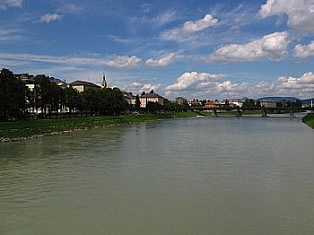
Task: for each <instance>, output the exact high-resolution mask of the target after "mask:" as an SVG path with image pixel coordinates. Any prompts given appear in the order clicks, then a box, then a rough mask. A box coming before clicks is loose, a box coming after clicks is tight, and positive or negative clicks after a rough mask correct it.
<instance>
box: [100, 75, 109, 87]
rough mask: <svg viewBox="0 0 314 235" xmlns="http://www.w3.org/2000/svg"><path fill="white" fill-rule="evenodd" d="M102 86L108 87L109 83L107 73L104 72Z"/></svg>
mask: <svg viewBox="0 0 314 235" xmlns="http://www.w3.org/2000/svg"><path fill="white" fill-rule="evenodd" d="M101 86H102V88H108V84H107V81H106V75H105V73H103V75H102V84H101Z"/></svg>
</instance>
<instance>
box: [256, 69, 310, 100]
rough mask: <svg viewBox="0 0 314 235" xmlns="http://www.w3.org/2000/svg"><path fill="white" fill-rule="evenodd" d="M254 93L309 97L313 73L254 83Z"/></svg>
mask: <svg viewBox="0 0 314 235" xmlns="http://www.w3.org/2000/svg"><path fill="white" fill-rule="evenodd" d="M252 90H254V92H255V94H261V95H276V96H296V97H300V98H309V97H312V96H313V93H314V73H313V72H308V73H304V74H303V75H301V76H300V77H284V76H282V77H279V78H278V79H277V80H276V81H263V82H260V83H258V84H257V85H255V86H254V87H253V88H252Z"/></svg>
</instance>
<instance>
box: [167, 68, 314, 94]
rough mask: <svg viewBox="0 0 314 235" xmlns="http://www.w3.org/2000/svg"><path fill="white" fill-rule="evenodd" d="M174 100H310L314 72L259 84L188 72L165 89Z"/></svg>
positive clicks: (282, 77) (312, 90)
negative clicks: (270, 98)
mask: <svg viewBox="0 0 314 235" xmlns="http://www.w3.org/2000/svg"><path fill="white" fill-rule="evenodd" d="M165 92H166V95H169V96H171V97H175V96H185V97H188V98H202V99H213V98H215V99H216V98H220V99H223V98H229V99H230V98H242V97H245V96H246V97H252V98H260V97H263V96H296V97H299V98H309V97H312V96H313V93H314V72H308V73H304V74H303V75H301V76H300V77H288V76H281V77H278V78H277V79H276V80H274V81H262V82H259V83H257V84H249V83H246V82H233V81H230V80H225V77H224V76H222V75H219V74H208V73H197V72H192V73H184V74H182V75H181V76H180V77H179V78H177V80H176V82H175V83H174V84H172V85H169V86H168V87H166V89H165Z"/></svg>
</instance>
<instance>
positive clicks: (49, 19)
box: [40, 13, 63, 23]
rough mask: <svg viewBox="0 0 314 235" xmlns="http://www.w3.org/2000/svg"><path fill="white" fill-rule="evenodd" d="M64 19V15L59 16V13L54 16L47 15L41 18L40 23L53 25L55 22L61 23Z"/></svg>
mask: <svg viewBox="0 0 314 235" xmlns="http://www.w3.org/2000/svg"><path fill="white" fill-rule="evenodd" d="M62 17H63V16H62V15H60V14H57V13H54V14H51V13H47V14H45V15H43V16H41V17H40V22H45V23H51V22H54V21H60V20H61V19H62Z"/></svg>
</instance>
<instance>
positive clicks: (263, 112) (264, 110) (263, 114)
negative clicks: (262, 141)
mask: <svg viewBox="0 0 314 235" xmlns="http://www.w3.org/2000/svg"><path fill="white" fill-rule="evenodd" d="M262 117H268V115H267V111H266V109H262Z"/></svg>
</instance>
